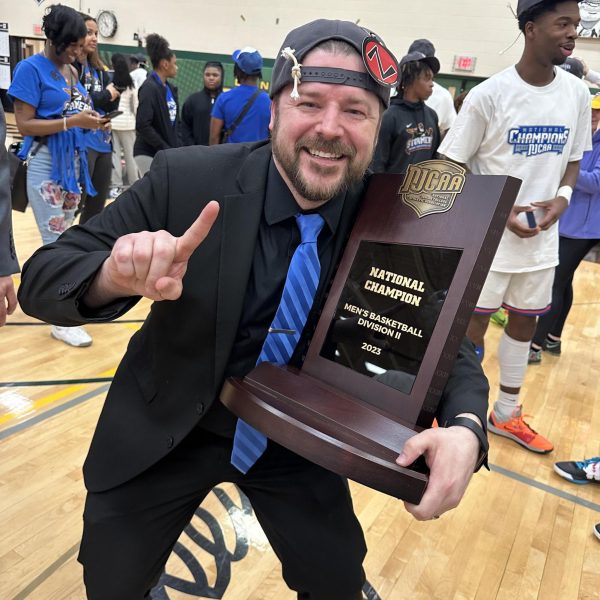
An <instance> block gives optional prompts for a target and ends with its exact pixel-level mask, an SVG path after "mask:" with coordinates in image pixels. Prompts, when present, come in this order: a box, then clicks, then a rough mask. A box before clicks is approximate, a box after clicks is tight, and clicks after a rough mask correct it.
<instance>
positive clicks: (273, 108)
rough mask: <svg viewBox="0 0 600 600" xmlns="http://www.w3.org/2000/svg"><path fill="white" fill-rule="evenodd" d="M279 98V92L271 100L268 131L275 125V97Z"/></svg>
mask: <svg viewBox="0 0 600 600" xmlns="http://www.w3.org/2000/svg"><path fill="white" fill-rule="evenodd" d="M278 98H279V94H277V96H275V98H273V99H272V100H271V120H270V121H269V131H271V132H272V131H273V127H275V113H276V112H277V99H278Z"/></svg>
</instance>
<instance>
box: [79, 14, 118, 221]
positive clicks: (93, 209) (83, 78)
mask: <svg viewBox="0 0 600 600" xmlns="http://www.w3.org/2000/svg"><path fill="white" fill-rule="evenodd" d="M81 16H82V18H83V21H84V23H85V26H86V36H85V42H84V44H83V49H82V52H81V54H80V56H79V60H78V62H77V63H76V64H75V67H76V68H77V71H78V72H79V81H80V82H81V84H82V85H83V86H84V87H85V89H86V91H87V92H88V94H89V95H90V98H91V99H92V106H93V107H94V109H95V110H96V111H97V112H98V113H100V114H101V115H104V114H105V113H108V112H110V111H113V110H116V109H118V108H119V97H120V95H121V93H120V92H119V90H117V88H116V86H115V84H114V83H112V82H111V80H110V76H109V73H108V69H107V67H106V65H105V64H104V63H103V62H102V59H101V58H100V56H99V54H98V25H97V23H96V19H94V18H93V17H91V16H90V15H86V14H83V13H82V14H81ZM109 120H110V119H109ZM87 141H88V166H89V169H90V177H91V178H92V183H93V185H94V188H95V189H96V192H97V193H96V194H95V195H92V194H89V193H88V192H87V190H85V193H84V194H83V197H82V202H81V215H80V217H79V223H85V222H86V221H88V220H89V219H91V218H92V217H93V216H94V215H97V214H98V213H99V212H100V211H101V210H102V209H103V208H104V205H105V204H106V200H107V198H108V191H109V188H110V180H111V177H112V139H111V132H110V128H105V129H102V130H98V131H95V132H93V133H92V134H90V135H89V136H88V138H87Z"/></svg>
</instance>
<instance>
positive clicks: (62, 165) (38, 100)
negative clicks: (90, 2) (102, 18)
mask: <svg viewBox="0 0 600 600" xmlns="http://www.w3.org/2000/svg"><path fill="white" fill-rule="evenodd" d="M43 29H44V33H45V34H46V38H47V41H46V46H45V49H44V52H42V53H40V54H35V55H33V56H31V57H30V58H27V59H26V60H23V61H21V62H20V63H19V64H18V65H17V66H16V68H15V73H14V77H13V81H12V84H11V86H10V88H9V90H8V94H9V95H10V96H11V98H12V99H13V101H14V106H15V119H16V122H17V128H18V129H19V132H20V133H21V135H23V136H24V138H25V139H24V142H23V146H22V148H21V151H20V153H19V157H20V158H22V159H26V158H27V157H28V156H29V157H30V158H29V166H28V168H27V196H28V198H29V203H30V205H31V208H32V209H33V214H34V216H35V220H36V223H37V226H38V229H39V231H40V235H41V237H42V243H43V244H49V243H51V242H55V241H56V240H57V239H58V237H59V236H60V234H61V233H63V232H64V231H65V230H66V229H68V228H69V227H70V226H71V225H72V224H73V219H74V218H75V211H76V209H77V207H78V206H79V202H80V200H81V190H82V188H85V189H86V190H88V192H89V193H90V194H95V193H96V192H95V190H94V186H93V185H92V182H91V180H90V177H89V172H88V166H87V137H88V135H89V132H90V130H92V131H95V130H98V129H101V128H103V127H105V125H106V121H105V120H103V119H102V118H101V116H100V115H99V114H98V113H97V112H95V111H94V110H92V105H91V100H90V97H89V95H88V93H87V92H86V90H85V88H84V87H83V86H82V85H81V84H80V83H79V79H78V75H77V71H76V70H75V68H74V67H73V63H74V62H75V60H76V58H77V56H78V55H79V52H80V51H81V48H82V46H83V42H84V40H85V35H86V27H85V24H84V22H83V19H82V18H81V15H79V13H78V12H77V11H75V10H73V9H72V8H69V7H67V6H62V5H60V4H57V5H52V6H51V7H50V8H49V10H48V12H47V13H46V15H45V16H44V19H43ZM51 335H52V337H54V338H56V339H59V340H61V341H63V342H65V343H67V344H69V345H71V346H89V345H90V344H91V343H92V338H91V337H90V336H89V335H88V334H87V333H86V332H85V330H84V329H83V328H82V327H58V326H54V325H53V326H52V330H51Z"/></svg>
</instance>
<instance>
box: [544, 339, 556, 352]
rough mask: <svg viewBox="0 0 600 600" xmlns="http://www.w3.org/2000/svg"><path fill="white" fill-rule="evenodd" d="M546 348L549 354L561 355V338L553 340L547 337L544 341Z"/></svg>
mask: <svg viewBox="0 0 600 600" xmlns="http://www.w3.org/2000/svg"><path fill="white" fill-rule="evenodd" d="M544 350H545V351H546V352H548V353H549V354H554V355H555V356H560V340H551V339H550V338H548V337H547V338H546V341H545V342H544Z"/></svg>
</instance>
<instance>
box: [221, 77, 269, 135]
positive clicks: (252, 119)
mask: <svg viewBox="0 0 600 600" xmlns="http://www.w3.org/2000/svg"><path fill="white" fill-rule="evenodd" d="M255 91H256V87H255V86H253V85H240V86H239V87H236V88H233V89H232V90H229V91H228V92H224V93H223V94H221V95H220V96H219V97H218V98H217V101H216V102H215V105H214V106H213V110H212V113H211V116H213V117H215V119H221V120H222V121H224V122H225V124H224V126H223V130H224V131H226V130H227V129H229V128H230V127H231V126H232V125H233V123H234V121H235V120H236V119H237V117H238V115H239V114H240V113H241V112H242V110H243V109H244V106H245V105H246V102H248V100H249V99H250V97H251V96H252V94H254V92H255ZM270 120H271V100H270V99H269V96H268V95H267V94H266V93H265V92H261V93H260V94H259V95H258V96H257V97H256V99H255V100H254V103H253V104H252V106H251V107H250V110H249V111H248V112H247V113H246V115H245V116H244V118H243V119H242V122H241V123H240V124H239V125H238V126H237V127H236V129H235V131H234V132H233V134H232V135H231V136H230V137H229V139H228V140H227V141H228V142H232V143H233V142H258V141H259V140H266V139H267V138H268V137H269V121H270Z"/></svg>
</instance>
